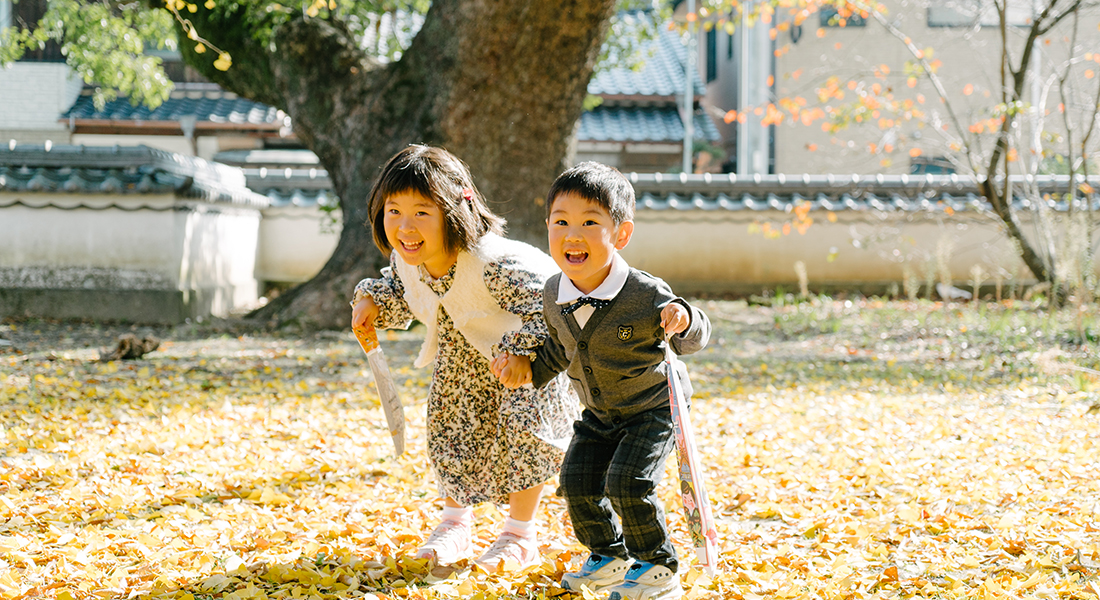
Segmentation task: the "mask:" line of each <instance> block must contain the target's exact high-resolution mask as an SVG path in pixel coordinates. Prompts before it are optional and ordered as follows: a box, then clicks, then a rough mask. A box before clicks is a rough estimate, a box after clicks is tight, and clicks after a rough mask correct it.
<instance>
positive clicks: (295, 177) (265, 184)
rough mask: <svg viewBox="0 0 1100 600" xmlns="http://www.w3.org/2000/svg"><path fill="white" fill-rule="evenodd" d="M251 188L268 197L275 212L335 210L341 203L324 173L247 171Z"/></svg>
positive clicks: (288, 170)
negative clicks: (313, 208)
mask: <svg viewBox="0 0 1100 600" xmlns="http://www.w3.org/2000/svg"><path fill="white" fill-rule="evenodd" d="M244 174H245V178H246V180H247V181H248V187H249V188H251V189H253V190H255V191H256V192H258V193H260V194H263V195H264V196H267V198H268V200H269V201H270V202H271V207H272V208H282V207H286V206H318V205H319V206H324V207H334V206H337V205H338V204H339V199H338V198H337V197H336V194H335V193H333V191H332V181H331V180H330V179H329V177H328V172H327V171H325V170H324V169H317V168H310V169H291V168H284V169H268V168H259V169H244Z"/></svg>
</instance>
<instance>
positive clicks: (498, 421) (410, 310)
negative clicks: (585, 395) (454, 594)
mask: <svg viewBox="0 0 1100 600" xmlns="http://www.w3.org/2000/svg"><path fill="white" fill-rule="evenodd" d="M369 214H370V223H369V226H370V227H371V228H372V231H373V234H374V242H375V244H377V245H378V248H379V249H381V250H382V252H384V253H389V254H390V267H389V268H386V269H383V270H382V276H381V277H380V278H379V279H364V280H363V281H361V282H359V285H357V286H356V288H355V296H354V299H353V300H352V305H353V307H354V309H353V311H352V325H353V326H355V325H359V324H364V325H365V324H367V323H373V324H374V326H375V327H379V328H393V327H399V328H407V327H408V326H409V323H410V322H411V321H412V320H413V319H414V318H415V319H416V320H418V321H420V322H422V323H424V324H425V325H426V326H427V328H428V332H427V336H426V338H425V340H424V344H423V346H422V347H421V349H420V355H419V356H418V357H417V359H416V362H415V364H416V366H418V367H422V366H426V365H428V364H429V363H431V362H432V360H433V359H434V361H435V371H434V372H433V373H432V384H431V389H430V390H429V393H428V420H427V429H428V455H429V458H430V459H431V464H432V468H433V470H434V472H435V475H436V479H437V482H438V486H439V490H440V495H441V496H443V497H444V499H445V506H444V509H443V518H442V522H441V523H440V524H439V526H437V527H436V528H435V530H434V531H432V533H431V535H430V536H429V537H428V539H427V540H426V541H425V542H424V544H423V545H422V546H421V547H420V548H419V550H418V551H417V554H416V556H417V557H419V558H427V559H430V560H432V561H433V562H434V563H436V564H447V563H452V562H455V561H457V560H459V559H461V558H464V557H466V556H468V555H469V554H470V550H471V543H470V526H471V524H472V518H473V510H472V508H471V506H472V505H474V504H478V503H481V502H495V503H499V504H503V503H507V504H508V511H509V513H508V519H507V520H506V521H505V523H504V529H503V531H502V532H501V533H500V537H498V538H497V540H496V541H495V542H494V543H493V544H492V545H491V546H490V547H489V548H488V550H486V551H485V553H484V554H482V555H481V556H480V557H479V558H478V559H477V560H476V562H477V563H478V564H480V565H482V566H483V567H485V568H486V569H489V570H495V569H496V568H497V567H498V566H500V565H502V564H505V563H506V562H509V561H514V563H515V564H518V565H519V567H526V566H530V565H532V564H535V563H537V562H538V561H539V560H540V557H539V552H538V545H537V542H536V529H535V523H534V520H533V518H534V516H535V510H536V509H537V508H538V504H539V498H540V495H541V493H542V490H543V486H544V484H545V482H546V481H547V480H548V479H550V478H551V477H553V476H554V475H555V474H556V473H557V472H558V469H559V467H560V465H561V460H562V456H563V454H564V448H565V446H566V445H567V443H568V440H569V437H570V436H571V435H572V422H573V421H574V420H575V419H576V418H577V417H578V415H579V410H578V408H577V407H578V401H577V398H576V396H575V394H574V392H573V391H572V389H571V386H570V385H569V384H568V382H566V381H564V380H557V381H554V382H552V383H551V384H550V385H548V386H547V387H544V388H541V389H538V390H535V389H530V388H529V387H528V389H523V388H520V389H515V390H509V389H507V388H505V387H503V386H502V385H501V384H500V383H499V381H498V380H497V379H496V377H494V376H493V374H492V372H491V371H490V369H489V361H490V360H491V359H492V357H493V356H495V355H496V354H497V353H499V352H510V353H512V354H518V355H526V354H528V353H531V352H534V349H535V348H537V347H539V346H540V345H541V344H542V340H543V339H544V338H545V337H546V335H547V329H546V323H545V321H543V317H542V287H543V283H544V282H545V281H546V279H547V277H549V276H550V275H551V274H553V273H555V272H557V270H558V269H557V266H556V265H555V264H554V261H553V260H551V259H550V257H548V256H546V255H545V254H543V253H542V252H541V251H539V250H537V249H535V248H534V247H532V246H528V245H527V244H523V243H521V242H516V241H511V240H506V239H504V238H502V237H501V234H502V231H503V226H504V220H503V219H501V218H500V217H498V216H496V215H495V214H493V213H492V212H491V211H490V210H489V208H488V207H487V206H486V204H485V201H484V200H483V199H482V197H481V196H480V194H478V191H477V189H476V188H475V187H474V184H473V180H472V178H471V176H470V173H469V171H468V170H467V168H466V165H465V164H463V163H462V161H460V160H459V159H458V158H457V157H455V156H454V155H453V154H451V153H449V152H447V151H446V150H442V149H440V148H432V147H427V146H410V147H408V148H406V149H404V150H402V151H401V152H398V153H397V154H396V155H394V156H393V158H391V159H390V160H389V162H388V163H387V164H386V166H385V167H384V168H383V170H382V175H381V176H380V177H379V179H378V182H377V183H376V184H375V185H374V188H373V189H372V190H371V194H370V199H369Z"/></svg>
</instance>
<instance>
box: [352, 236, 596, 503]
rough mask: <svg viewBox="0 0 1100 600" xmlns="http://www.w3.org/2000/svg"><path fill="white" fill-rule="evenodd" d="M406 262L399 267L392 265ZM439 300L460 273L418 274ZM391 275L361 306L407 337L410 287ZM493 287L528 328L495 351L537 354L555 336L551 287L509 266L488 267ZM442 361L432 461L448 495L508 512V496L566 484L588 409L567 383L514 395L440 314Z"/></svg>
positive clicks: (432, 401)
mask: <svg viewBox="0 0 1100 600" xmlns="http://www.w3.org/2000/svg"><path fill="white" fill-rule="evenodd" d="M394 260H400V259H399V258H396V257H391V265H392V261H394ZM419 271H420V278H421V280H422V281H423V282H424V283H426V284H427V285H428V287H430V288H431V289H432V291H434V292H435V293H436V294H437V295H439V296H442V295H443V294H445V293H446V292H447V290H449V289H450V287H451V283H452V282H453V280H454V267H451V271H450V272H448V273H447V274H446V275H444V276H443V277H440V278H439V279H433V278H432V277H431V276H430V275H428V273H427V271H426V270H425V269H424V267H423V266H421V267H420V268H419ZM395 273H396V268H395V267H393V266H391V267H390V268H388V269H383V270H382V277H381V278H379V279H364V280H363V281H360V282H359V285H357V286H356V288H355V298H354V301H353V303H354V302H358V301H359V299H360V298H362V296H363V295H364V294H370V295H371V297H372V298H373V299H374V302H375V304H377V305H378V308H379V316H378V320H377V321H375V326H376V327H379V328H405V327H408V324H409V322H410V321H411V320H412V319H413V318H414V317H413V314H412V312H411V311H410V310H409V306H408V304H407V303H406V301H405V297H404V293H405V289H404V286H403V285H402V283H401V279H400V278H399V277H397V276H396V275H395ZM484 276H485V285H486V287H487V288H488V290H489V292H490V293H491V294H492V296H493V297H494V298H496V299H497V301H498V302H499V303H500V306H501V308H502V309H504V310H507V311H509V312H511V313H514V314H516V315H517V316H519V317H520V318H521V320H522V323H523V324H522V327H521V328H520V330H519V331H514V332H510V333H508V334H506V335H505V336H504V338H503V339H502V341H501V343H500V344H499V345H498V346H497V347H496V348H495V350H498V351H503V352H510V353H512V354H516V355H527V354H532V353H533V351H534V349H535V348H537V347H538V346H540V345H542V340H543V339H545V337H546V336H547V329H546V322H545V321H544V320H543V316H542V287H543V283H544V282H543V278H542V277H540V276H538V275H536V274H534V273H532V272H531V271H528V270H526V269H524V268H523V267H522V266H521V265H518V264H517V263H516V262H514V261H513V260H510V259H505V260H501V261H497V262H490V263H488V264H487V265H486V267H485V272H484ZM438 318H439V322H438V327H439V329H438V334H439V352H438V354H437V355H436V358H435V371H434V373H432V384H431V389H430V390H429V392H428V421H427V429H428V455H429V458H430V459H431V464H432V468H433V470H434V471H435V475H436V479H437V481H438V484H439V491H440V495H441V496H444V497H450V498H453V499H454V500H455V501H456V502H458V503H459V504H462V505H463V506H471V505H474V504H478V503H481V502H495V503H498V504H505V503H507V502H508V495H509V494H510V493H512V492H519V491H522V490H525V489H528V488H530V487H533V486H536V485H539V484H540V483H544V482H545V481H547V480H548V479H550V478H551V477H553V476H554V475H556V474H557V472H558V469H559V468H560V466H561V460H562V457H563V456H564V453H565V452H564V450H565V447H566V445H568V441H569V438H570V436H572V431H573V421H574V420H576V419H577V418H578V417H579V414H580V409H579V404H578V401H577V397H576V394H575V392H574V391H573V390H572V387H571V386H570V385H569V383H568V381H566V380H565V379H564V378H563V377H558V378H557V379H555V380H554V381H551V382H550V383H549V384H547V385H546V386H544V387H542V388H540V389H533V388H531V386H525V387H521V388H519V389H515V390H510V389H508V388H506V387H504V386H503V385H501V384H500V382H499V381H498V380H497V378H496V377H494V376H493V373H492V371H490V370H489V360H488V359H486V358H485V356H483V355H482V354H481V353H480V352H478V351H477V350H476V349H475V348H474V347H473V346H472V345H470V343H469V342H467V341H466V338H465V337H463V335H462V334H461V333H459V331H458V330H457V329H455V327H454V323H453V322H452V321H451V317H450V316H449V315H448V314H447V311H446V309H444V308H443V307H442V306H440V308H439V317H438Z"/></svg>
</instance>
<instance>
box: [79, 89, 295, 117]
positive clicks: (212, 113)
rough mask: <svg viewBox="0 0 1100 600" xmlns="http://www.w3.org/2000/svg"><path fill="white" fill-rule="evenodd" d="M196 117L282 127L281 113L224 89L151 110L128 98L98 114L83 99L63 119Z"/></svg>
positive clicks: (183, 96) (177, 95)
mask: <svg viewBox="0 0 1100 600" xmlns="http://www.w3.org/2000/svg"><path fill="white" fill-rule="evenodd" d="M189 115H193V116H194V117H195V118H196V120H197V121H206V122H210V123H225V124H234V125H273V126H280V125H282V124H283V123H282V118H283V117H282V115H281V114H280V112H279V111H278V110H277V109H275V108H272V107H270V106H268V105H266V104H262V103H260V102H254V101H252V100H248V99H245V98H241V97H239V96H237V95H236V94H232V93H230V92H226V91H223V90H221V89H210V90H205V91H198V92H186V91H177V92H173V94H172V97H171V98H169V99H168V100H167V101H165V102H164V104H161V105H160V106H158V107H157V108H154V109H152V110H150V109H149V108H148V107H146V106H145V105H138V106H134V105H132V104H130V101H129V100H128V99H126V98H119V99H117V100H113V101H111V102H108V103H107V104H106V105H105V106H104V107H103V110H96V107H95V104H94V103H93V102H92V97H91V96H83V95H82V96H80V97H78V98H77V99H76V102H75V103H74V104H73V106H72V107H71V108H70V109H69V110H68V111H66V112H65V114H64V115H62V118H64V119H70V118H71V119H94V120H105V121H110V120H114V121H178V120H180V117H184V116H189Z"/></svg>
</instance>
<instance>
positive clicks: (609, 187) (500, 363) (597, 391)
mask: <svg viewBox="0 0 1100 600" xmlns="http://www.w3.org/2000/svg"><path fill="white" fill-rule="evenodd" d="M633 219H634V189H633V187H631V185H630V182H628V181H627V180H626V178H625V177H623V175H622V174H621V173H619V172H618V171H617V170H615V169H613V168H611V167H608V166H605V165H602V164H599V163H594V162H585V163H581V164H579V165H577V166H575V167H573V168H572V169H569V170H568V171H566V172H564V173H562V174H561V175H560V176H559V177H558V178H557V180H555V181H554V184H553V185H552V186H551V188H550V192H549V194H548V195H547V221H546V224H547V227H548V229H549V234H550V255H551V256H552V257H553V258H554V261H555V262H557V264H558V266H559V267H561V270H562V273H560V274H557V275H553V276H551V277H550V279H549V280H547V282H546V286H545V287H544V288H543V313H544V314H545V316H546V323H547V325H548V328H549V333H550V335H549V337H548V338H547V339H546V341H545V342H544V343H543V345H542V346H541V347H540V348H538V349H537V350H536V354H535V355H533V356H515V355H511V354H500V355H498V356H497V357H496V358H495V359H494V360H493V364H492V369H493V372H494V373H495V374H496V375H497V377H499V378H500V380H501V382H502V383H503V384H504V385H506V386H508V387H518V386H520V385H523V384H526V383H529V382H530V383H533V384H534V385H535V386H541V385H543V384H544V383H546V382H548V381H550V380H551V379H553V378H554V376H555V375H557V374H558V373H560V372H561V371H567V372H568V374H569V377H570V379H571V380H572V383H573V387H574V388H575V389H576V390H577V393H578V394H579V395H580V398H581V401H582V403H583V404H584V411H583V413H582V415H581V419H580V420H579V421H576V422H575V423H574V426H573V431H574V435H573V439H572V441H571V442H570V445H569V448H568V450H566V453H565V459H564V462H563V463H562V468H561V476H560V481H561V490H560V491H561V493H562V494H563V495H564V496H565V499H566V502H567V504H568V507H569V516H570V518H571V519H572V521H573V529H574V530H575V531H576V534H577V539H578V540H580V542H581V543H582V544H584V545H585V546H586V547H587V548H588V549H589V550H590V551H591V553H592V554H591V556H590V557H589V558H588V560H587V561H586V562H585V563H584V565H583V566H582V567H581V569H580V571H578V572H575V573H566V574H565V575H564V576H563V577H562V582H561V584H562V587H564V588H567V589H570V590H578V589H580V587H581V586H582V585H584V586H587V587H588V588H589V589H590V590H592V591H606V592H607V598H608V599H609V600H620V599H631V600H665V599H670V598H678V597H680V596H682V595H683V590H682V588H681V587H680V578H679V575H678V574H677V572H676V571H677V567H678V561H677V557H676V550H675V549H674V548H673V547H672V543H671V541H670V540H669V537H668V530H667V528H666V525H665V515H664V511H663V510H662V509H661V502H660V499H659V498H658V497H657V494H656V487H657V484H658V483H659V482H660V480H661V478H662V476H663V475H664V472H665V460H666V459H667V458H668V455H669V452H670V451H671V450H672V448H673V445H674V443H675V440H674V436H673V431H672V416H671V411H670V408H669V390H668V370H667V364H668V363H666V362H665V361H664V358H665V351H664V348H665V344H666V341H665V339H666V336H671V337H670V338H669V339H670V341H671V344H672V348H673V350H674V351H675V352H676V353H677V354H690V353H693V352H696V351H698V350H700V349H701V348H703V346H705V345H706V343H707V339H708V338H709V337H710V321H709V320H708V319H707V316H706V315H705V314H703V312H702V311H700V310H699V309H697V308H695V307H692V306H691V305H689V304H688V303H687V302H685V301H684V300H683V299H681V298H679V297H677V296H676V295H675V294H673V293H672V290H671V289H670V288H669V286H668V285H667V284H665V282H664V281H661V280H660V279H658V278H656V277H654V276H652V275H650V274H648V273H645V272H642V271H638V270H636V269H632V268H630V267H629V266H628V265H627V264H626V261H624V260H623V259H622V257H620V256H619V253H618V251H619V250H621V249H623V248H624V247H626V245H627V243H628V242H629V241H630V236H631V235H632V234H633V232H634V220H633ZM676 371H677V375H678V376H679V378H680V380H681V381H682V382H683V384H684V389H685V392H686V393H687V394H689V395H690V384H689V382H688V380H687V371H686V369H685V368H684V366H683V364H682V363H678V364H677V368H676ZM615 515H618V517H619V521H621V526H620V524H619V521H616V519H615Z"/></svg>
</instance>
